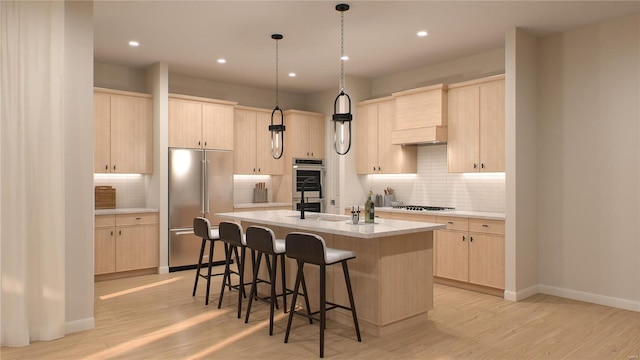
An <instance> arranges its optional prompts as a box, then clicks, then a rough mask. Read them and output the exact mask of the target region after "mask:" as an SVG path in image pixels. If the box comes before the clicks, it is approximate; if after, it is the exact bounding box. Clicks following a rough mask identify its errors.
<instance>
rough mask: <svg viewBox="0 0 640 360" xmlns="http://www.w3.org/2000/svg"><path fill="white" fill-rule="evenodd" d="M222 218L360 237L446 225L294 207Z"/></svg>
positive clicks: (225, 215)
mask: <svg viewBox="0 0 640 360" xmlns="http://www.w3.org/2000/svg"><path fill="white" fill-rule="evenodd" d="M216 216H219V217H221V218H223V219H228V220H240V221H248V222H255V223H257V224H264V225H273V226H283V227H288V228H293V229H298V230H301V231H309V232H323V233H329V234H336V235H344V236H352V237H359V238H368V239H371V238H378V237H385V236H395V235H403V234H412V233H417V232H424V231H433V230H438V229H444V228H445V225H442V224H433V223H426V222H418V221H404V220H390V219H376V223H374V224H365V223H364V219H363V218H362V217H361V218H360V223H359V224H357V225H355V224H353V222H351V216H347V215H335V214H324V213H314V212H306V213H305V219H304V220H303V219H300V212H299V211H293V210H266V211H246V212H237V213H217V214H216Z"/></svg>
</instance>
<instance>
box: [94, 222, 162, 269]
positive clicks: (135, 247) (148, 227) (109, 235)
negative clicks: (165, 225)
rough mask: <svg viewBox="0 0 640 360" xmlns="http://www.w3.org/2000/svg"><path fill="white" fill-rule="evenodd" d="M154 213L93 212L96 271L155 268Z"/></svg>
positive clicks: (156, 259) (157, 235)
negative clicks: (105, 213) (113, 213)
mask: <svg viewBox="0 0 640 360" xmlns="http://www.w3.org/2000/svg"><path fill="white" fill-rule="evenodd" d="M158 252H159V233H158V214H157V213H135V214H117V215H96V217H95V275H104V274H111V273H117V272H124V271H131V270H140V269H150V268H157V267H158V265H159V258H158V257H159V255H158Z"/></svg>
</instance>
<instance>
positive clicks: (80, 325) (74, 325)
mask: <svg viewBox="0 0 640 360" xmlns="http://www.w3.org/2000/svg"><path fill="white" fill-rule="evenodd" d="M95 327H96V320H95V318H92V317H91V318H87V319H82V320H75V321H69V322H66V323H64V333H65V335H68V334H73V333H77V332H80V331H85V330H91V329H95Z"/></svg>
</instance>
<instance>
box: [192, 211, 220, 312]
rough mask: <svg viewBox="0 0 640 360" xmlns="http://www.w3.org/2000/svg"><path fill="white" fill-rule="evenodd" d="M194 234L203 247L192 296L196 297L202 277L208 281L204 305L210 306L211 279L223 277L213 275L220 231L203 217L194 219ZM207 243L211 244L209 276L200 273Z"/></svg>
mask: <svg viewBox="0 0 640 360" xmlns="http://www.w3.org/2000/svg"><path fill="white" fill-rule="evenodd" d="M193 233H194V234H195V235H196V236H198V237H201V238H202V245H201V246H200V257H199V258H198V266H197V267H196V280H195V282H194V284H193V294H191V296H196V289H197V288H198V279H199V278H201V277H202V278H205V279H207V297H206V298H205V299H204V304H205V305H209V288H210V285H211V277H212V276H218V275H222V273H219V274H211V266H212V264H213V244H214V242H215V241H217V240H220V233H219V232H218V229H212V228H211V223H209V220H208V219H206V218H203V217H197V218H194V219H193ZM207 242H209V263H208V264H207V267H208V270H207V274H206V275H204V274H201V273H200V268H202V258H203V257H204V248H205V246H206V245H207Z"/></svg>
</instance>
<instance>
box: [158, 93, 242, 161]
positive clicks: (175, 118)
mask: <svg viewBox="0 0 640 360" xmlns="http://www.w3.org/2000/svg"><path fill="white" fill-rule="evenodd" d="M235 105H236V102H233V101H224V100H215V99H207V98H200V97H194V96H187V95H176V94H171V95H170V96H169V147H180V148H193V149H222V150H233V140H234V138H233V127H234V125H233V114H234V111H233V109H234V107H235Z"/></svg>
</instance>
